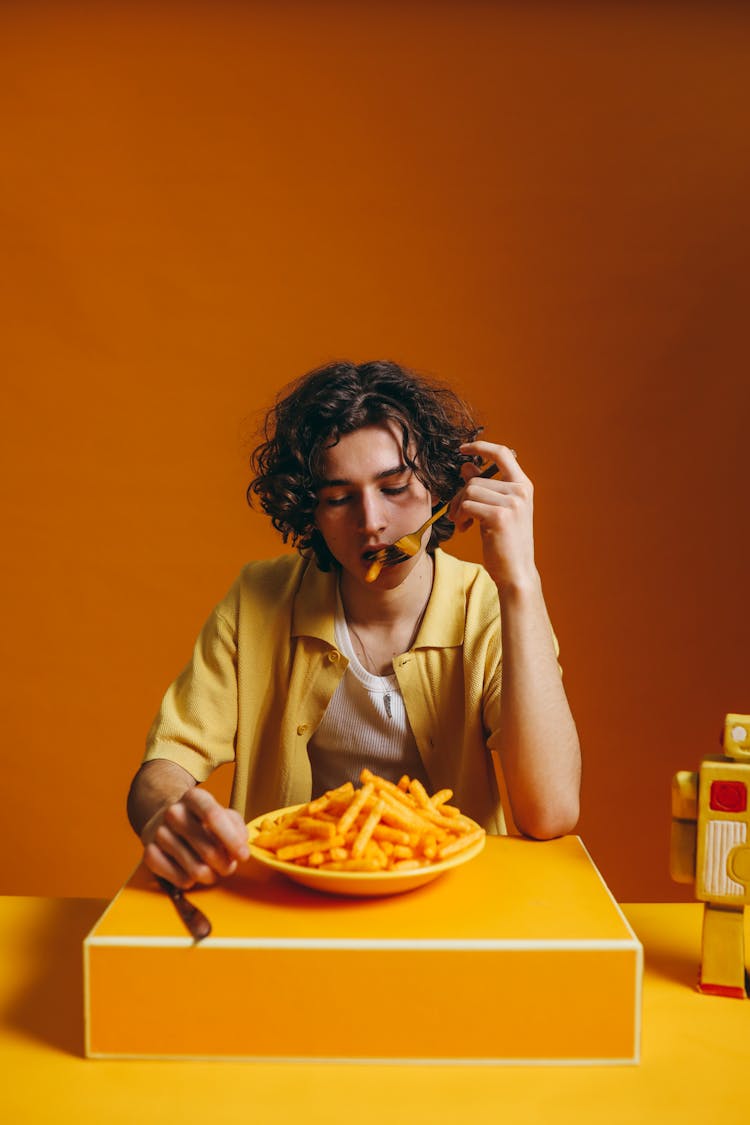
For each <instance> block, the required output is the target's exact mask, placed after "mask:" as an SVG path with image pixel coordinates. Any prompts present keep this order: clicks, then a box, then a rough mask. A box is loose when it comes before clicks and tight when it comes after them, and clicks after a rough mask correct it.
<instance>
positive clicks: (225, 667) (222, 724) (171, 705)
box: [143, 597, 237, 782]
mask: <svg viewBox="0 0 750 1125" xmlns="http://www.w3.org/2000/svg"><path fill="white" fill-rule="evenodd" d="M236 737H237V626H236V615H235V614H233V613H232V598H231V597H228V598H227V599H225V601H224V602H222V604H221V606H219V607H218V608H217V609H215V610H214V612H213V613H212V614H211V616H210V617H209V619H208V621H207V622H206V624H205V625H204V626H203V628H202V630H201V632H200V635H199V637H198V639H197V641H196V643H195V648H194V650H193V656H192V659H191V661H190V663H189V664H188V665H187V667H186V668H185V669H184V670H183V671H182V672H181V674H180V675H179V676H178V677H177V679H176V680H175V681H174V683H173V684H172V685H171V686H170V687H169V688H168V689H167V692H166V694H165V695H164V698H163V700H162V703H161V707H160V708H159V713H158V714H157V716H156V718H155V720H154V722H153V724H152V726H151V729H150V731H149V733H148V736H147V739H146V752H145V754H144V758H143V760H144V762H146V761H152V760H154V759H157V758H162V759H167V760H168V761H170V762H175V763H176V764H177V765H179V766H182V767H183V769H186V770H187V771H188V773H189V774H191V776H192V777H194V778H195V779H196V781H198V782H201V781H205V780H206V778H207V777H208V776H209V775H210V774H211V773H212V772H213V771H214V770H215V769H217V768H218V767H219V766H221V765H224V764H225V763H227V762H232V761H233V760H234V755H235V744H236Z"/></svg>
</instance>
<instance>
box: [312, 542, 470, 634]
mask: <svg viewBox="0 0 750 1125" xmlns="http://www.w3.org/2000/svg"><path fill="white" fill-rule="evenodd" d="M434 559H435V574H434V577H433V581H432V592H431V594H430V600H429V602H428V603H427V609H426V610H425V615H424V617H423V618H422V624H421V625H420V626H419V631H418V632H417V635H416V638H415V640H414V648H453V647H455V646H457V645H461V644H463V640H464V617H465V606H466V578H465V568H464V564H462V563H461V562H459V561H458V559H454V558H453V557H452V556H451V555H446V554H445V553H444V552H443V551H441V550H440V549H439V548H438V549H437V550H436V551H435V554H434ZM337 587H338V572H337V571H336V570H330V571H327V572H324V571H322V570H319V569H318V566H317V564H316V563H315V561H314V560H312V559H311V560H309V561H308V562H307V563H306V565H305V570H304V573H303V575H302V581H301V582H300V586H299V590H298V592H297V596H296V598H295V600H294V613H293V617H292V636H293V637H299V636H307V637H317V638H318V639H319V640H321V641H325V642H326V644H329V645H331V647H334V648H335V647H336V637H335V634H334V621H335V616H336V590H337Z"/></svg>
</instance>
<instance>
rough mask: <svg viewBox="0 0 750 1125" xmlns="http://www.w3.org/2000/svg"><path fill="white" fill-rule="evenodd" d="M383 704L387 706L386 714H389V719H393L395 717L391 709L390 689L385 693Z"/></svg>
mask: <svg viewBox="0 0 750 1125" xmlns="http://www.w3.org/2000/svg"><path fill="white" fill-rule="evenodd" d="M383 704H384V706H385V713H386V715H387V716H388V718H389V719H392V718H393V712H392V711H391V693H390V692H389V691H387V692H386V693H385V695H384V696H383Z"/></svg>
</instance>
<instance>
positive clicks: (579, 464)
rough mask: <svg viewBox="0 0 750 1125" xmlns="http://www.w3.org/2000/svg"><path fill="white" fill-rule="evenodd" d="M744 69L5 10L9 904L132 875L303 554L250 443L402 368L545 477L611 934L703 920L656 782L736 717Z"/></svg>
mask: <svg viewBox="0 0 750 1125" xmlns="http://www.w3.org/2000/svg"><path fill="white" fill-rule="evenodd" d="M749 40H750V10H748V8H747V7H746V6H743V5H737V4H724V3H708V2H707V3H705V4H693V5H691V4H671V3H659V2H654V3H651V4H622V5H620V4H617V3H607V4H573V3H569V4H568V3H549V4H536V3H525V4H523V3H517V4H511V3H473V2H468V0H463V2H458V0H456V2H454V3H440V2H435V3H417V2H408V0H407V2H402V3H387V2H382V0H381V2H375V0H373V2H371V3H364V2H359V3H358V2H353V3H344V2H342V3H322V2H309V3H288V2H283V0H282V2H280V3H272V2H270V0H269V2H267V3H252V2H248V3H244V4H241V3H224V2H216V0H215V2H214V3H211V4H205V3H204V4H199V3H195V4H191V3H179V2H174V3H158V2H151V3H148V4H145V3H144V4H137V3H131V4H118V3H105V4H100V5H93V4H81V5H76V4H66V3H58V4H49V5H45V4H43V3H34V4H26V3H12V2H9V3H5V4H3V6H2V8H1V9H0V52H1V56H2V57H0V74H2V76H3V78H2V88H3V94H4V101H3V108H2V116H3V119H2V121H0V135H1V136H2V145H1V146H0V159H1V160H2V162H3V168H2V169H1V172H2V175H1V176H0V206H1V214H2V220H1V221H2V226H3V244H4V248H5V262H4V266H3V269H2V280H1V281H0V285H2V301H1V302H0V308H1V310H2V311H1V313H0V316H2V321H3V325H2V331H1V332H0V349H1V351H2V371H3V387H4V393H3V411H2V417H3V435H2V446H1V448H2V456H3V459H4V462H5V463H4V466H3V472H2V488H3V512H4V515H3V523H4V525H5V528H4V529H5V536H4V542H5V546H4V550H3V552H2V556H1V557H0V565H1V566H2V590H3V598H4V605H3V626H4V627H3V630H2V682H3V687H4V696H5V699H4V705H3V717H4V724H3V758H4V765H3V802H2V807H3V821H4V824H3V835H4V840H5V848H4V853H5V861H4V863H3V871H2V886H1V887H0V889H2V890H3V891H5V892H9V893H48V894H65V895H94V896H96V895H105V894H109V893H112V892H113V891H114V890H115V889H116V888H117V886H118V885H119V884H120V882H121V881H122V879H123V878H124V876H125V875H127V874H128V872H129V870H130V869H131V867H132V866H133V864H134V863H135V861H136V858H137V854H138V850H137V846H136V841H135V839H134V837H132V836H131V834H130V831H129V829H128V827H127V825H126V821H125V815H124V798H125V793H126V789H127V785H128V782H129V779H130V777H131V775H132V773H133V772H134V770H135V769H136V767H137V765H138V761H139V758H140V754H141V750H142V745H143V739H144V734H145V731H146V729H147V728H148V725H149V723H150V721H151V718H152V716H153V713H154V711H155V709H156V707H157V705H158V702H159V699H160V696H161V693H162V691H163V689H164V688H165V687H166V685H167V683H168V682H169V681H170V680H171V679H172V678H173V676H174V675H175V674H176V673H177V671H178V670H179V669H180V667H181V666H182V664H183V663H184V661H185V660H186V658H187V656H188V654H189V650H190V647H191V645H192V641H193V638H194V636H195V634H196V632H197V630H198V628H199V627H200V625H201V623H202V621H203V619H204V618H205V616H206V615H207V613H208V611H209V609H210V607H211V606H212V605H213V604H214V603H215V602H216V601H217V600H218V598H219V597H220V596H221V594H222V593H223V592H224V590H225V589H226V587H227V586H228V585H229V583H230V582H231V580H232V579H233V577H234V575H235V573H236V572H237V570H238V569H239V567H240V566H241V564H242V563H243V561H245V560H246V559H247V558H250V557H262V556H269V555H272V554H274V553H276V552H277V551H278V549H279V544H278V542H277V541H276V539H275V538H274V536H273V535H272V533H271V532H270V530H269V529H268V528H267V527H266V526H265V523H264V521H263V519H262V518H261V517H260V516H259V515H257V514H253V513H251V512H249V511H248V510H247V509H246V507H245V503H244V496H243V494H244V488H245V484H246V457H247V452H248V449H249V445H250V443H251V440H252V434H253V427H254V426H255V424H256V423H257V421H258V417H259V412H260V411H261V410H262V409H263V407H264V406H266V405H267V404H268V403H269V401H270V399H271V398H272V396H273V393H274V392H275V391H276V390H277V389H278V388H279V387H280V386H281V385H282V384H284V383H286V382H288V381H289V380H290V379H291V378H293V377H295V376H296V375H298V374H299V373H301V372H302V371H305V370H307V369H308V368H310V367H312V366H314V365H317V364H319V363H321V362H323V361H325V360H327V359H330V358H333V357H340V356H348V357H351V358H354V359H357V360H362V359H367V358H373V357H378V356H388V357H393V358H397V359H400V360H402V361H403V362H406V363H408V364H411V365H413V366H416V367H418V368H420V369H422V370H426V371H430V372H433V373H435V374H437V375H439V376H441V377H443V378H445V379H447V380H449V381H451V382H453V383H455V384H457V385H458V386H459V387H460V388H461V389H462V390H463V392H464V393H465V394H466V395H467V396H468V397H469V398H470V399H471V400H472V401H473V402H474V403H475V404H476V406H477V407H478V408H479V410H480V412H481V414H482V415H483V417H484V419H485V422H486V425H487V432H488V434H490V435H492V436H493V437H496V438H498V439H501V440H504V441H507V442H509V443H510V444H512V445H513V446H514V447H515V448H516V449H518V451H519V454H520V458H521V461H522V464H523V465H524V467H525V468H526V469H527V471H528V472H529V474H530V475H531V476H532V478H533V480H534V481H535V483H536V487H537V544H538V557H539V563H540V567H541V569H542V573H543V576H544V579H545V589H546V594H547V599H548V603H549V607H550V612H551V615H552V618H553V622H554V625H555V628H556V631H557V633H558V635H559V638H560V642H561V646H562V658H563V663H564V667H565V679H566V684H567V687H568V692H569V695H570V698H571V701H572V704H573V707H574V711H575V714H576V717H577V720H578V724H579V727H580V732H581V737H582V742H583V747H584V755H585V783H584V812H583V816H582V819H581V825H580V830H581V833H582V835H583V838H584V840H585V841H586V843H587V845H588V847H589V849H590V850H591V852H592V854H593V856H594V858H595V860H596V861H597V862H598V864H599V866H600V867H601V869H602V871H603V873H604V875H605V877H606V878H607V879H608V881H609V882H610V885H611V886H612V888H613V890H614V891H615V893H616V894H617V895H618V896H619V897H620V898H621V899H624V900H628V899H629V900H638V899H644V900H645V899H669V898H677V897H685V896H686V895H687V896H689V895H690V890H689V888H688V889H687V890H686V889H684V888H677V887H673V886H672V884H671V883H670V881H669V876H668V837H669V817H670V810H669V785H670V778H671V775H672V773H673V772H674V770H675V769H677V768H690V767H694V766H695V765H696V764H697V763H698V761H699V759H700V756H701V755H702V754H704V753H709V752H713V751H714V750H715V749H716V748H717V736H718V733H719V731H720V728H721V723H722V719H723V716H724V713H725V712H726V711H728V710H746V711H750V676H749V675H748V673H749V671H750V668H749V664H750V660H749V658H748V651H749V646H748V633H749V631H750V619H749V618H748V597H747V590H748V581H747V580H748V528H749V526H750V520H749V519H748V503H747V495H748V487H747V486H748V459H747V434H748V398H749V395H748V372H747V363H746V356H747V316H748V310H747V262H748V252H749V251H750V230H749V224H748V214H749V213H750V212H749V210H748V196H749V194H750V193H749V188H750V184H749V183H748V179H749V173H750V149H749V148H748V144H747V106H748V97H749V95H750V71H749V70H748V66H747V58H748V47H749V46H750V42H749ZM743 443H744V448H743ZM456 548H457V549H458V550H460V551H461V552H462V553H465V554H466V555H468V556H469V557H472V558H477V557H478V544H477V541H476V539H475V538H474V537H473V536H472V535H469V536H468V537H466V539H464V540H463V541H461V542H460V544H456ZM217 785H218V790H217V791H219V792H222V791H224V790H223V789H222V787H224V789H225V788H226V778H224V779H222V778H219V779H218V781H217Z"/></svg>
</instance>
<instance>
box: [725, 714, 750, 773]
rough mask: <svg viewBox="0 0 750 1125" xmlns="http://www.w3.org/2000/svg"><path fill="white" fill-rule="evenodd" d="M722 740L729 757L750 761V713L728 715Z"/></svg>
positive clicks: (736, 760)
mask: <svg viewBox="0 0 750 1125" xmlns="http://www.w3.org/2000/svg"><path fill="white" fill-rule="evenodd" d="M721 741H722V745H723V747H724V753H725V754H726V756H727V757H728V758H733V759H734V761H735V762H748V763H750V715H727V717H726V719H725V720H724V735H723V737H722V740H721Z"/></svg>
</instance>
